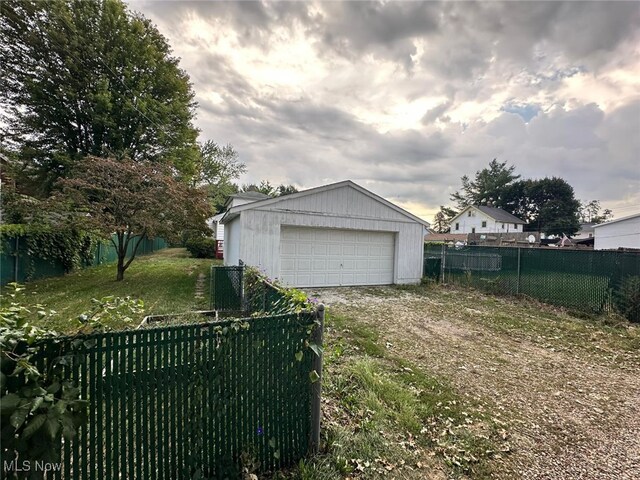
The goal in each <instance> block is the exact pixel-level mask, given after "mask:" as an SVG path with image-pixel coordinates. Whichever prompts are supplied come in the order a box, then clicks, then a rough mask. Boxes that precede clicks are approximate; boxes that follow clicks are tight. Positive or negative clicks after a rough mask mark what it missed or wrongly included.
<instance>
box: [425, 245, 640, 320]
mask: <svg viewBox="0 0 640 480" xmlns="http://www.w3.org/2000/svg"><path fill="white" fill-rule="evenodd" d="M436 265H437V268H436ZM424 275H425V276H428V277H430V278H434V279H440V280H444V281H445V282H447V283H453V284H459V285H467V286H471V287H474V288H478V289H481V290H484V291H487V292H490V293H496V294H506V295H526V296H529V297H532V298H535V299H537V300H540V301H543V302H545V303H550V304H553V305H558V306H562V307H567V308H571V309H576V310H581V311H586V312H591V313H600V312H603V311H618V312H620V313H623V314H624V315H625V316H627V318H629V319H631V320H634V321H640V311H638V310H639V309H638V308H637V306H636V305H635V304H632V303H633V302H632V299H630V298H629V297H633V295H634V293H633V291H635V290H634V289H637V284H638V282H640V254H638V253H633V252H612V251H598V250H591V251H584V250H566V249H539V248H517V247H484V246H483V247H479V246H465V247H449V246H446V245H426V246H425V262H424ZM630 301H631V302H632V303H630Z"/></svg>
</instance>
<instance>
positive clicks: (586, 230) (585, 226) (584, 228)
mask: <svg viewBox="0 0 640 480" xmlns="http://www.w3.org/2000/svg"><path fill="white" fill-rule="evenodd" d="M595 225H596V224H595V223H594V222H587V223H581V224H580V230H578V233H576V234H575V235H573V236H572V237H571V238H572V239H574V240H584V239H585V238H593V227H594V226H595Z"/></svg>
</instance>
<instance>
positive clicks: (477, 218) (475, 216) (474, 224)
mask: <svg viewBox="0 0 640 480" xmlns="http://www.w3.org/2000/svg"><path fill="white" fill-rule="evenodd" d="M469 211H470V212H471V216H469ZM482 222H487V224H486V226H485V227H483V226H482ZM456 224H457V225H458V228H456ZM450 226H451V233H513V232H522V231H523V225H522V224H521V223H508V222H500V221H496V220H494V219H493V218H491V217H490V216H489V215H487V214H485V213H484V212H481V211H480V210H476V209H471V210H467V211H465V212H464V213H463V214H462V215H461V216H459V217H457V218H455V219H454V220H453V221H452V222H451V225H450ZM474 229H475V231H474Z"/></svg>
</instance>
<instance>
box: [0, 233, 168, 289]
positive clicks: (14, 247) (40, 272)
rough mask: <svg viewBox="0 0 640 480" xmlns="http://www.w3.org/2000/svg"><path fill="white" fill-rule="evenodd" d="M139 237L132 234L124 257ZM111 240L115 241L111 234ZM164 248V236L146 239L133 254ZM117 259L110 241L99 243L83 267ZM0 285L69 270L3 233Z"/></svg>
mask: <svg viewBox="0 0 640 480" xmlns="http://www.w3.org/2000/svg"><path fill="white" fill-rule="evenodd" d="M137 238H138V237H132V241H130V242H129V245H128V248H127V257H130V256H131V254H132V253H133V248H134V245H135V244H136V242H135V241H134V240H136V239H137ZM114 240H116V238H115V235H114ZM164 248H167V242H166V241H165V239H163V238H153V239H152V238H145V239H143V240H142V242H141V243H140V245H139V246H138V251H137V252H136V255H147V254H149V253H153V252H155V251H158V250H162V249H164ZM116 260H118V254H117V252H116V248H115V247H114V246H113V244H112V243H111V242H100V243H98V244H97V245H96V247H95V249H94V251H93V255H92V260H91V261H90V262H87V263H86V264H85V265H84V266H85V267H90V266H96V265H102V264H103V263H112V262H115V261H116ZM0 262H1V263H0V265H1V267H2V268H0V285H2V286H4V285H6V284H7V283H9V282H18V283H24V282H26V281H30V280H37V279H39V278H45V277H56V276H61V275H64V274H65V273H68V271H67V270H68V269H67V268H65V266H64V265H63V264H62V262H61V261H59V260H57V259H51V258H43V257H39V256H34V255H32V254H30V253H29V251H28V249H27V241H26V238H25V237H24V236H21V235H16V236H7V235H3V238H2V249H1V250H0Z"/></svg>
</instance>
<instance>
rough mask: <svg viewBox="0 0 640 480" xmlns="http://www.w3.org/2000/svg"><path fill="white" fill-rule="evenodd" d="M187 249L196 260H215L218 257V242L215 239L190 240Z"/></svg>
mask: <svg viewBox="0 0 640 480" xmlns="http://www.w3.org/2000/svg"><path fill="white" fill-rule="evenodd" d="M186 247H187V250H189V253H190V254H191V256H192V257H195V258H214V257H215V255H216V241H215V240H214V239H213V238H205V237H195V238H190V239H189V240H187V243H186Z"/></svg>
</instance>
